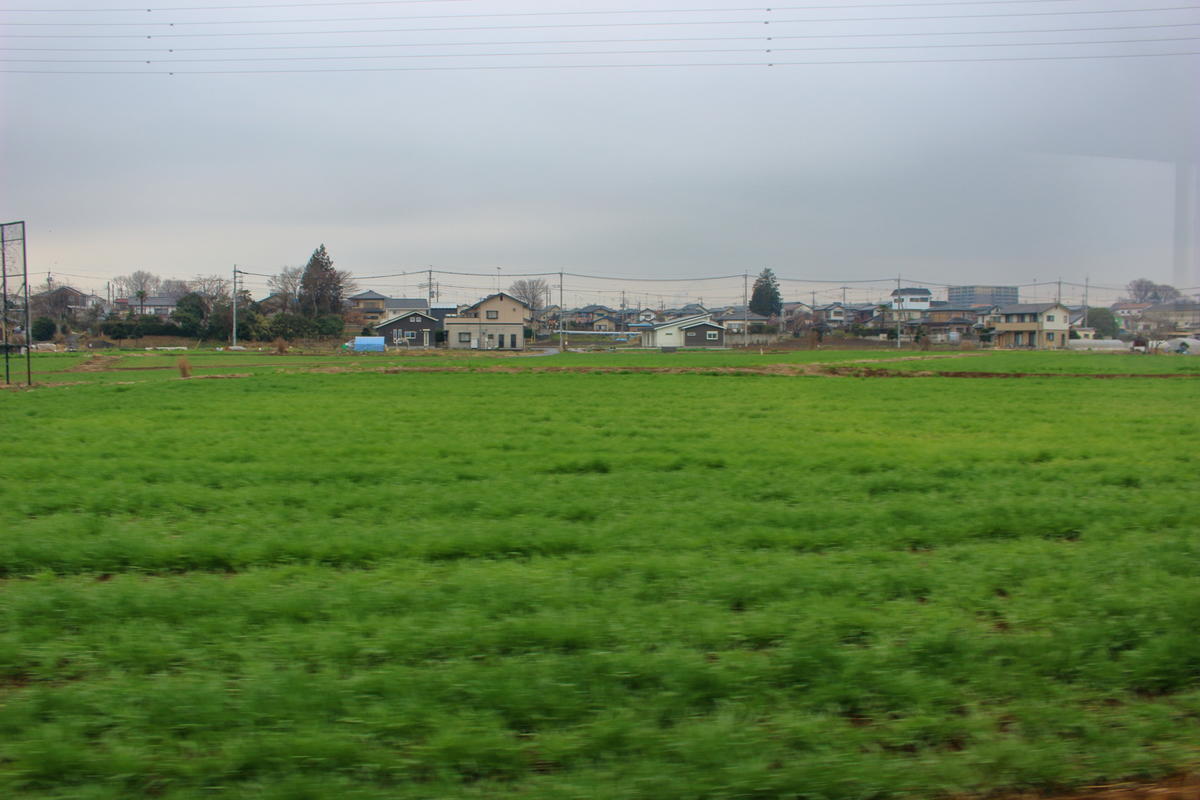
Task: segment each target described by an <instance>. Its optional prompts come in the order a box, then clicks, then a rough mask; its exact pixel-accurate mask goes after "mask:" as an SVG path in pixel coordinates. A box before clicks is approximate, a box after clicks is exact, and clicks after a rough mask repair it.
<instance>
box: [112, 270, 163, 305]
mask: <svg viewBox="0 0 1200 800" xmlns="http://www.w3.org/2000/svg"><path fill="white" fill-rule="evenodd" d="M113 285H114V286H115V287H116V289H117V294H118V296H124V297H130V298H132V297H143V298H145V297H149V296H151V295H154V294H157V293H158V290H159V288H160V287H161V286H162V278H160V277H158V276H157V275H155V274H154V273H153V272H146V271H145V270H141V269H139V270H137V271H135V272H131V273H129V274H128V275H119V276H117V277H116V278H114V279H113Z"/></svg>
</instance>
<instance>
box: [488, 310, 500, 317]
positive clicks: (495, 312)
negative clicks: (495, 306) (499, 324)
mask: <svg viewBox="0 0 1200 800" xmlns="http://www.w3.org/2000/svg"><path fill="white" fill-rule="evenodd" d="M487 318H488V319H500V312H499V311H488V312H487Z"/></svg>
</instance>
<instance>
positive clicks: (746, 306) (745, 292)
mask: <svg viewBox="0 0 1200 800" xmlns="http://www.w3.org/2000/svg"><path fill="white" fill-rule="evenodd" d="M749 286H750V272H749V271H748V270H746V271H743V272H742V346H743V347H749V346H750V300H749Z"/></svg>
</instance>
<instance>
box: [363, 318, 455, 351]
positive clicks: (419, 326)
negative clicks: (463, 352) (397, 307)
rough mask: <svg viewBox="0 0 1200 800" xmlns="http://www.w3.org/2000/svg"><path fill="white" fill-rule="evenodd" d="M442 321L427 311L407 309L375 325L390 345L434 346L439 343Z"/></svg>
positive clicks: (377, 332) (376, 331)
mask: <svg viewBox="0 0 1200 800" xmlns="http://www.w3.org/2000/svg"><path fill="white" fill-rule="evenodd" d="M440 330H442V321H441V320H439V319H438V318H437V317H436V316H434V315H433V314H430V313H428V312H425V311H418V310H416V309H413V310H412V311H405V312H404V313H402V314H397V315H396V316H394V317H389V318H388V319H385V320H384V321H383V322H380V323H379V324H378V325H376V326H375V333H376V334H378V335H379V336H382V337H384V339H385V340H386V341H387V344H388V346H389V347H433V346H434V345H436V344H437V340H438V335H437V334H438V331H440Z"/></svg>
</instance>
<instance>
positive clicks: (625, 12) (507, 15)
mask: <svg viewBox="0 0 1200 800" xmlns="http://www.w3.org/2000/svg"><path fill="white" fill-rule="evenodd" d="M1012 1H1013V2H1039V3H1046V2H1078V0H1012ZM998 4H1004V0H990V1H989V2H988V3H986V5H998ZM962 5H985V4H984V3H958V2H938V3H843V4H839V5H820V6H771V7H770V8H764V7H763V6H739V7H725V8H634V9H630V8H625V9H612V10H608V9H605V10H575V11H503V12H492V13H470V14H407V15H405V16H387V17H321V18H317V19H235V20H217V21H215V22H214V21H207V20H205V21H200V20H174V21H163V22H157V21H155V22H145V21H143V22H0V25H13V26H32V27H94V28H113V27H118V28H130V27H150V26H159V27H172V28H174V27H180V26H184V25H188V26H191V25H277V24H288V25H307V24H321V23H326V22H394V21H397V20H426V19H513V18H521V17H579V16H609V17H615V16H632V15H637V14H741V13H748V14H749V13H754V14H762V13H774V12H778V11H834V10H837V11H840V10H844V9H850V8H903V7H922V6H962ZM1047 13H1056V12H1047ZM1098 13H1099V12H1098ZM1018 16H1019V15H1018Z"/></svg>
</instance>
